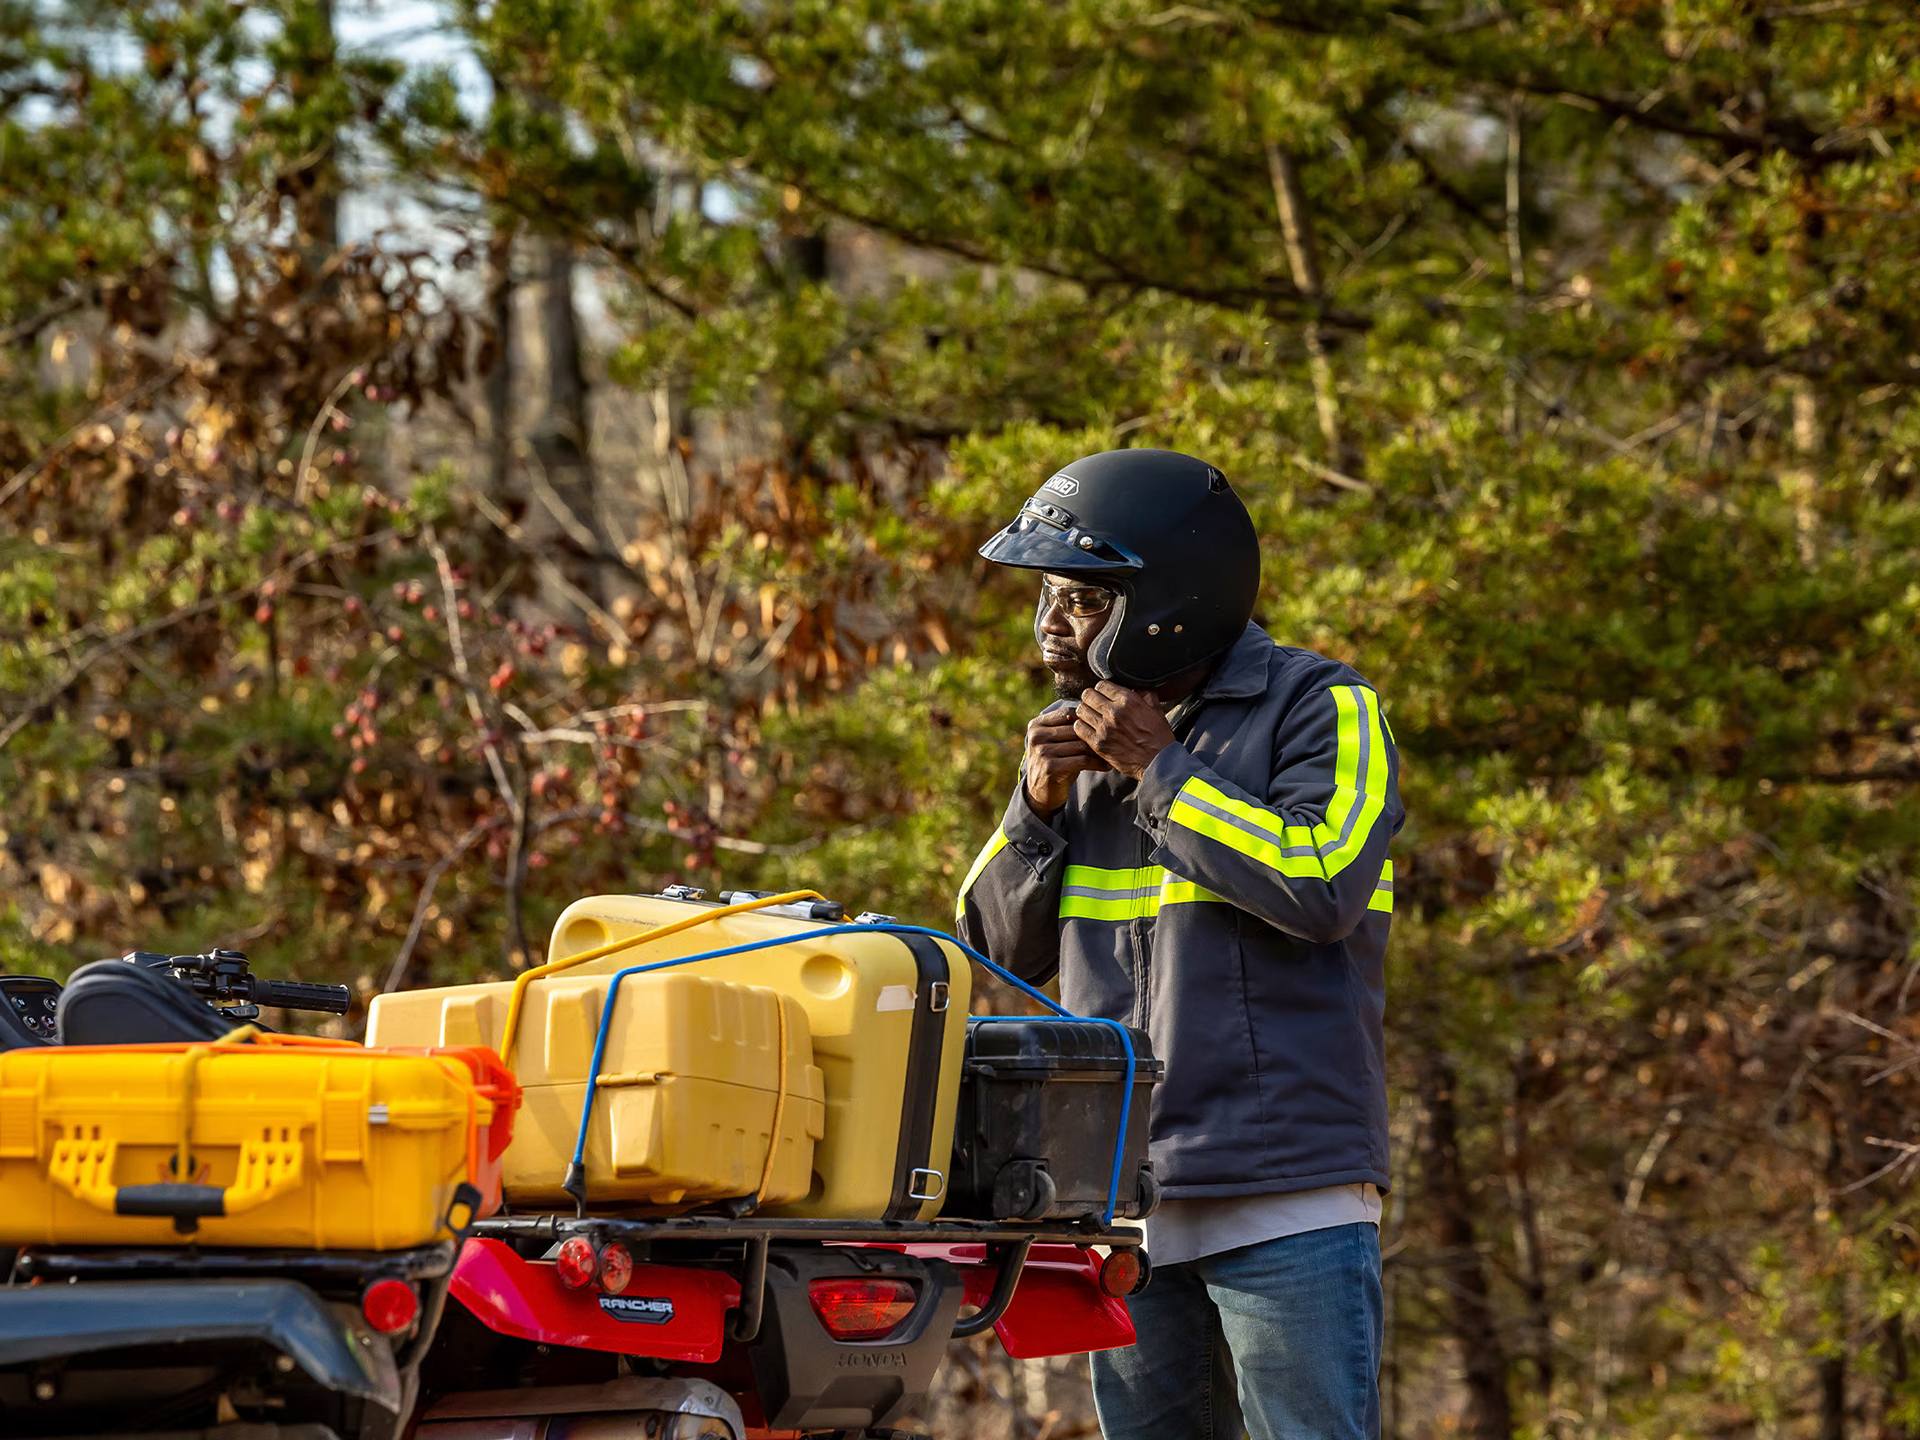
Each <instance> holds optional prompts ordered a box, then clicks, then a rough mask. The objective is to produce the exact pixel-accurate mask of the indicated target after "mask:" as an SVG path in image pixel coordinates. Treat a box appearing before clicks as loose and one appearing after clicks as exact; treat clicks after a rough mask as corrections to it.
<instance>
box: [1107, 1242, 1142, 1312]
mask: <svg viewBox="0 0 1920 1440" xmlns="http://www.w3.org/2000/svg"><path fill="white" fill-rule="evenodd" d="M1139 1288H1140V1257H1139V1256H1138V1255H1136V1254H1134V1253H1133V1251H1131V1250H1115V1251H1114V1252H1113V1253H1112V1254H1110V1255H1108V1256H1107V1258H1106V1259H1104V1260H1102V1261H1101V1262H1100V1290H1101V1293H1103V1294H1106V1295H1111V1296H1113V1298H1114V1299H1116V1300H1118V1299H1120V1298H1121V1297H1122V1296H1125V1295H1131V1294H1133V1292H1134V1291H1135V1290H1137V1289H1139Z"/></svg>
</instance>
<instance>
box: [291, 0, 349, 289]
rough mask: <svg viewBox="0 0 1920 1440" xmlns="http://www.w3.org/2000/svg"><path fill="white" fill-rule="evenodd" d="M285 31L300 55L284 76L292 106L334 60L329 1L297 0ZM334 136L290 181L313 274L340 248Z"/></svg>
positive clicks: (319, 84)
mask: <svg viewBox="0 0 1920 1440" xmlns="http://www.w3.org/2000/svg"><path fill="white" fill-rule="evenodd" d="M287 28H288V31H289V32H290V35H289V38H291V39H292V40H293V41H294V42H295V44H296V45H297V46H298V48H299V50H300V52H301V54H300V59H299V62H298V63H297V64H296V65H294V66H292V67H291V68H290V70H289V72H288V85H289V89H290V91H291V93H292V95H293V98H294V100H295V101H296V102H305V101H311V100H312V99H313V98H314V96H315V95H316V94H317V93H318V92H319V91H320V90H322V89H323V88H324V87H325V85H326V83H327V81H328V79H329V77H330V76H331V75H332V74H333V70H334V67H335V64H336V61H337V59H338V42H337V40H336V38H335V36H334V30H333V0H302V3H301V4H299V5H298V6H296V7H295V8H294V9H293V10H292V11H290V12H289V14H288V17H287ZM339 144H340V136H339V133H338V132H337V131H330V132H329V133H328V134H327V135H326V137H325V139H324V141H323V142H322V144H321V145H320V146H319V147H318V153H317V154H316V155H315V156H314V158H313V160H312V162H311V163H310V164H309V165H308V166H307V167H306V169H305V170H303V171H300V172H298V173H297V174H296V175H295V176H294V177H293V178H292V181H291V183H292V185H293V186H294V187H295V188H294V217H295V218H294V223H295V225H296V227H297V230H298V234H299V242H300V245H301V247H302V248H303V249H304V250H305V251H306V255H307V264H308V266H309V268H310V269H313V270H318V269H319V268H320V267H321V266H322V265H324V264H325V263H326V262H327V261H328V260H329V259H331V258H332V256H333V253H334V251H335V250H337V249H339V247H340V155H339Z"/></svg>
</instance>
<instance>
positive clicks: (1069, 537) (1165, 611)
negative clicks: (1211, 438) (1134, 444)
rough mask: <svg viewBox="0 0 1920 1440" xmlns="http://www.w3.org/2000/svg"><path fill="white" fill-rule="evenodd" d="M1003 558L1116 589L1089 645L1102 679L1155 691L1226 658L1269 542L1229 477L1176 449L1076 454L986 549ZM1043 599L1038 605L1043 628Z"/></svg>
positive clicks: (1247, 615)
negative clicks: (1103, 621) (1103, 623)
mask: <svg viewBox="0 0 1920 1440" xmlns="http://www.w3.org/2000/svg"><path fill="white" fill-rule="evenodd" d="M980 553H981V554H982V555H983V556H985V557H986V558H987V559H989V560H991V561H993V562H995V563H996V564H999V565H1013V566H1017V567H1019V568H1020V569H1023V570H1041V571H1046V572H1050V573H1052V574H1055V575H1071V576H1073V577H1074V578H1075V579H1077V580H1083V581H1086V582H1088V583H1090V584H1095V585H1104V586H1106V587H1107V588H1108V589H1110V590H1114V591H1117V592H1118V594H1119V599H1118V600H1116V601H1115V602H1114V606H1113V614H1112V618H1111V619H1109V620H1108V621H1107V625H1106V628H1105V629H1104V630H1102V631H1101V632H1100V634H1099V636H1098V637H1097V638H1096V639H1095V640H1094V642H1093V644H1092V645H1091V646H1089V647H1088V650H1087V663H1088V664H1089V665H1090V666H1091V667H1092V669H1093V673H1094V674H1096V675H1098V676H1099V677H1100V678H1101V679H1103V680H1113V681H1117V682H1118V683H1119V684H1122V685H1125V686H1128V687H1129V688H1131V689H1135V690H1151V689H1153V688H1154V687H1155V686H1159V685H1164V684H1166V683H1167V682H1168V681H1169V680H1172V679H1173V678H1174V677H1176V676H1178V675H1183V674H1185V673H1186V672H1187V671H1189V670H1191V669H1193V668H1194V667H1195V666H1197V665H1203V664H1205V663H1206V662H1207V661H1209V660H1214V659H1217V658H1218V657H1219V656H1221V655H1223V654H1225V653H1226V651H1227V650H1228V649H1229V648H1230V647H1231V646H1232V645H1233V643H1234V641H1236V640H1238V639H1239V638H1240V635H1241V632H1242V631H1244V630H1245V629H1246V628H1247V621H1248V620H1250V619H1252V618H1253V603H1254V597H1255V595H1256V594H1257V593H1258V592H1259V589H1260V540H1259V537H1258V536H1256V535H1255V534H1254V531H1253V519H1252V517H1251V516H1249V515H1248V514H1247V507H1246V506H1245V505H1244V504H1242V503H1241V500H1240V497H1239V496H1238V495H1236V494H1234V493H1233V487H1232V486H1231V485H1229V484H1228V483H1227V477H1226V476H1224V475H1222V474H1221V473H1220V472H1219V471H1218V470H1216V469H1214V468H1213V466H1211V465H1209V464H1207V462H1206V461H1204V460H1196V459H1194V458H1193V456H1191V455H1182V454H1180V453H1179V452H1178V451H1175V450H1106V451H1102V452H1101V453H1100V454H1098V455H1089V456H1087V457H1086V458H1085V459H1084V460H1076V461H1074V462H1073V463H1072V464H1071V465H1069V466H1067V467H1066V468H1065V469H1064V470H1062V471H1060V472H1059V473H1058V474H1057V475H1054V476H1053V477H1052V478H1051V479H1049V480H1048V481H1047V483H1046V484H1044V485H1042V486H1041V487H1040V489H1039V492H1038V493H1037V494H1035V495H1034V497H1033V498H1032V499H1030V500H1029V501H1027V503H1026V504H1025V505H1023V506H1021V507H1020V514H1019V517H1018V518H1017V519H1015V520H1014V522H1013V523H1012V524H1011V525H1009V526H1007V528H1006V529H1004V530H1002V531H1001V532H1000V533H999V534H998V535H996V536H994V537H993V538H992V539H991V540H989V541H988V542H987V543H986V544H985V545H982V546H981V547H980ZM1045 614H1046V601H1045V599H1044V598H1043V599H1042V600H1041V602H1040V609H1039V610H1038V611H1036V612H1035V614H1034V622H1033V623H1034V631H1035V634H1036V636H1037V635H1038V632H1039V628H1040V621H1041V619H1042V618H1044V616H1045Z"/></svg>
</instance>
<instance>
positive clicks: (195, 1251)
mask: <svg viewBox="0 0 1920 1440" xmlns="http://www.w3.org/2000/svg"><path fill="white" fill-rule="evenodd" d="M454 1249H455V1247H454V1245H453V1243H452V1242H451V1241H442V1242H441V1243H439V1244H437V1245H423V1246H421V1247H419V1248H417V1249H413V1250H295V1249H277V1248H260V1249H249V1250H226V1249H207V1248H205V1247H202V1246H198V1245H183V1246H179V1247H165V1248H162V1247H153V1248H148V1249H134V1248H130V1247H127V1248H122V1247H118V1246H84V1247H82V1246H75V1247H72V1248H66V1247H62V1248H59V1249H54V1248H52V1247H45V1246H27V1247H26V1248H24V1249H22V1250H21V1251H20V1253H19V1255H18V1256H17V1257H16V1258H15V1260H14V1264H13V1277H12V1278H13V1279H14V1280H16V1281H21V1280H45V1281H69V1280H71V1281H86V1280H161V1279H169V1280H216V1279H242V1278H253V1277H258V1276H261V1275H271V1276H274V1277H275V1278H276V1279H284V1280H299V1281H302V1282H304V1283H305V1284H308V1285H311V1286H313V1287H315V1288H316V1289H323V1290H324V1289H334V1288H340V1287H345V1288H348V1289H351V1290H354V1291H356V1292H357V1291H358V1290H359V1289H360V1288H361V1287H362V1286H363V1285H365V1284H366V1283H367V1282H368V1281H370V1280H382V1279H387V1278H389V1277H391V1278H392V1279H395V1280H437V1279H441V1278H443V1277H445V1276H447V1275H449V1274H450V1273H451V1272H452V1270H453V1259H454ZM0 1278H3V1277H0Z"/></svg>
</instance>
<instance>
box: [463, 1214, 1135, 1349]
mask: <svg viewBox="0 0 1920 1440" xmlns="http://www.w3.org/2000/svg"><path fill="white" fill-rule="evenodd" d="M467 1234H469V1235H472V1236H476V1237H479V1238H482V1239H487V1240H498V1241H501V1242H503V1243H505V1244H508V1245H511V1246H514V1247H515V1248H516V1249H520V1248H521V1247H524V1246H534V1245H539V1246H542V1247H545V1246H550V1245H554V1244H557V1243H558V1242H560V1241H562V1240H566V1239H569V1238H570V1237H572V1236H575V1235H583V1236H585V1237H586V1238H587V1239H588V1240H589V1241H591V1242H592V1243H593V1245H594V1247H595V1248H596V1249H598V1248H599V1247H601V1246H603V1245H605V1244H607V1243H608V1242H610V1241H614V1240H618V1241H620V1242H621V1243H622V1244H624V1245H626V1246H628V1247H629V1248H632V1249H634V1252H635V1258H636V1259H639V1258H641V1257H642V1256H643V1255H645V1254H648V1253H650V1252H651V1251H652V1248H653V1247H654V1246H655V1245H658V1244H676V1245H677V1244H696V1245H697V1244H702V1243H705V1244H717V1245H724V1246H729V1247H730V1246H732V1245H736V1244H737V1245H741V1246H742V1247H743V1251H742V1254H741V1266H740V1309H739V1310H738V1311H737V1312H736V1313H735V1314H734V1315H733V1316H732V1317H730V1319H729V1322H728V1326H727V1334H728V1337H729V1338H730V1339H733V1340H736V1341H742V1342H745V1341H749V1340H752V1339H754V1338H755V1337H756V1336H758V1335H759V1333H760V1315H761V1308H762V1305H763V1303H764V1300H765V1293H766V1278H767V1252H768V1251H769V1250H770V1249H771V1248H772V1244H773V1242H774V1241H775V1240H782V1241H789V1242H792V1241H799V1242H802V1243H805V1242H812V1243H815V1244H823V1245H830V1244H867V1245H969V1244H984V1245H985V1246H986V1250H987V1253H986V1259H987V1261H988V1262H989V1263H997V1265H998V1267H999V1269H998V1273H997V1274H996V1275H995V1276H994V1282H993V1291H992V1293H991V1294H990V1295H989V1296H988V1297H987V1302H986V1304H984V1305H983V1306H981V1307H980V1309H979V1310H977V1311H976V1312H975V1313H974V1314H972V1315H970V1316H968V1317H967V1318H966V1319H964V1320H962V1321H960V1323H959V1324H957V1325H956V1326H955V1327H954V1330H953V1334H954V1338H955V1339H965V1338H966V1337H968V1336H970V1335H979V1334H983V1333H984V1332H985V1331H987V1330H989V1329H991V1328H992V1327H993V1325H994V1324H995V1323H996V1322H997V1321H998V1320H999V1319H1000V1317H1001V1316H1002V1315H1004V1314H1006V1312H1007V1307H1008V1306H1009V1305H1011V1304H1012V1303H1013V1292H1014V1290H1015V1289H1016V1288H1017V1287H1018V1286H1019V1284H1020V1274H1021V1272H1022V1271H1023V1270H1024V1269H1025V1268H1026V1263H1027V1252H1028V1251H1030V1250H1031V1249H1032V1248H1033V1246H1034V1245H1035V1244H1053V1245H1072V1246H1076V1247H1078V1248H1080V1249H1083V1250H1085V1249H1091V1248H1092V1247H1094V1246H1096V1245H1103V1246H1106V1247H1107V1248H1109V1249H1114V1250H1121V1249H1126V1250H1135V1251H1138V1253H1139V1255H1140V1258H1141V1261H1142V1267H1141V1269H1142V1276H1143V1279H1144V1276H1145V1274H1146V1273H1149V1272H1148V1267H1147V1255H1146V1251H1145V1250H1143V1249H1141V1248H1140V1247H1141V1246H1142V1245H1143V1244H1144V1243H1145V1240H1146V1236H1145V1234H1144V1232H1143V1231H1141V1230H1137V1229H1132V1228H1122V1227H1118V1226H1115V1225H1112V1224H1101V1223H1100V1222H1099V1221H1097V1220H1093V1219H1083V1220H1035V1221H1031V1222H1027V1221H1017V1220H966V1219H952V1220H942V1219H934V1220H833V1219H824V1220H823V1219H811V1218H808V1219H798V1218H795V1219H782V1218H778V1217H771V1216H753V1215H748V1216H741V1217H739V1218H734V1217H731V1216H727V1215H669V1216H661V1217H643V1218H631V1217H623V1216H616V1215H582V1216H574V1215H552V1214H540V1215H495V1216H493V1217H491V1218H489V1219H486V1220H476V1221H474V1222H473V1224H472V1226H471V1227H470V1228H469V1229H468V1231H467ZM529 1258H531V1257H529Z"/></svg>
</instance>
